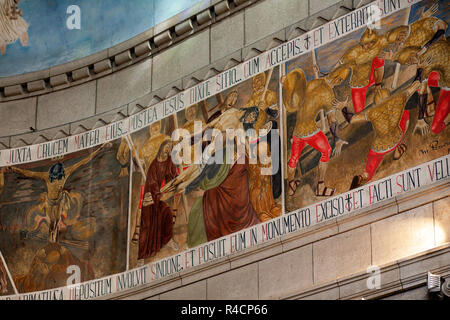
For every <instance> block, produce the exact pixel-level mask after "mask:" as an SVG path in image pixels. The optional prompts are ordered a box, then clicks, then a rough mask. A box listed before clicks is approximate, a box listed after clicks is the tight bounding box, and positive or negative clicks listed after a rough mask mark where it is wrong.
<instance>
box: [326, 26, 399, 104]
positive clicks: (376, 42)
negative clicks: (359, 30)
mask: <svg viewBox="0 0 450 320" xmlns="http://www.w3.org/2000/svg"><path fill="white" fill-rule="evenodd" d="M407 36H408V26H400V27H397V28H394V29H392V30H390V31H388V32H386V33H385V34H384V35H378V33H377V31H376V30H372V29H370V28H367V29H366V31H364V33H363V35H362V37H361V40H360V42H359V44H357V45H356V46H354V47H352V48H350V49H348V50H347V51H346V52H345V54H344V55H343V56H342V58H341V59H340V60H339V63H338V64H337V65H336V67H335V68H339V67H341V66H342V65H346V66H347V67H348V68H351V69H352V75H351V78H350V85H351V90H350V91H351V96H352V101H353V108H354V111H355V113H359V112H361V111H362V110H364V107H365V105H366V94H367V90H368V89H369V87H371V86H373V85H375V87H376V89H377V90H379V89H381V84H382V81H383V76H384V59H381V58H380V57H379V56H380V54H382V51H383V49H385V48H387V47H388V46H390V45H392V44H395V43H400V42H402V41H404V39H406V37H407Z"/></svg>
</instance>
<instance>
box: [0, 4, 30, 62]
mask: <svg viewBox="0 0 450 320" xmlns="http://www.w3.org/2000/svg"><path fill="white" fill-rule="evenodd" d="M19 2H20V0H0V53H1V54H2V55H4V54H5V52H6V46H7V45H8V44H11V43H14V42H16V41H17V39H20V44H21V45H22V46H23V47H26V46H28V23H26V21H25V20H24V19H23V18H22V10H19V8H18V6H17V5H18V4H19Z"/></svg>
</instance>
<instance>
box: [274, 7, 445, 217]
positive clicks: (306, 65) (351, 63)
mask: <svg viewBox="0 0 450 320" xmlns="http://www.w3.org/2000/svg"><path fill="white" fill-rule="evenodd" d="M448 6H449V4H448V3H447V2H445V1H439V2H432V1H423V2H421V3H419V4H417V5H414V6H412V7H410V8H405V9H403V10H400V11H398V12H397V13H395V14H392V15H391V16H389V17H387V18H384V19H382V20H381V22H380V23H379V24H378V26H380V28H376V29H375V28H373V29H372V28H368V27H365V28H362V29H360V30H358V31H355V32H353V33H351V34H349V35H347V36H345V37H343V38H342V39H340V40H339V41H336V42H332V43H330V44H327V45H324V46H322V47H321V48H319V49H316V50H314V51H312V52H310V53H309V54H306V55H302V56H300V57H299V58H297V59H294V60H292V61H289V62H287V63H286V64H285V73H286V75H285V76H283V77H282V79H281V83H282V86H283V102H284V106H285V108H284V109H283V110H285V111H286V113H287V129H286V131H285V132H286V133H287V135H286V147H285V150H286V151H287V153H288V154H289V158H288V161H285V166H286V167H287V173H288V174H287V179H286V181H285V183H286V188H287V190H288V192H286V195H285V197H286V209H287V211H292V210H295V209H297V208H301V207H304V206H307V205H310V204H312V203H315V202H319V201H321V200H323V199H324V198H326V197H330V196H333V195H335V194H340V193H343V192H346V191H349V190H352V189H356V188H359V187H361V186H363V185H365V184H367V183H368V182H371V181H374V180H379V179H382V178H383V177H386V176H388V175H391V174H393V173H395V172H400V171H403V170H405V169H407V168H410V167H413V166H416V165H418V164H420V163H423V162H427V161H430V160H432V159H436V158H438V157H441V156H443V155H446V154H448V152H449V148H448V141H449V137H450V136H449V135H450V130H449V129H448V128H447V127H446V123H447V122H448V113H449V95H448V85H449V83H448V81H449V79H448V77H449V74H450V73H449V72H450V70H449V69H448V68H449V63H450V56H449V52H450V51H449V42H448V40H447V39H446V37H445V34H446V32H448V25H447V22H446V18H448V17H447V16H446V15H448ZM411 183H414V181H398V183H397V184H398V186H395V187H398V188H402V189H403V190H404V191H407V189H408V184H411ZM390 192H392V190H391V191H390Z"/></svg>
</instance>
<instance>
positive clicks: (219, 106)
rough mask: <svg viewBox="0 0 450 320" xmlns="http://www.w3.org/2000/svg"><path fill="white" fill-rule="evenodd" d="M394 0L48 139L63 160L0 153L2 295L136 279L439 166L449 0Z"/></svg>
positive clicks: (409, 182) (317, 215)
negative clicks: (102, 121) (377, 13)
mask: <svg viewBox="0 0 450 320" xmlns="http://www.w3.org/2000/svg"><path fill="white" fill-rule="evenodd" d="M400 2H401V1H400ZM400 2H398V3H397V4H398V7H396V8H395V10H392V12H390V13H389V14H388V13H386V15H385V17H384V18H383V19H381V20H380V21H379V22H377V23H375V24H369V27H368V26H367V23H366V22H364V23H361V25H360V26H356V27H354V28H353V26H352V30H351V31H348V32H346V33H344V32H343V33H344V34H343V35H342V36H341V37H339V39H335V37H334V36H335V35H333V34H331V35H327V37H328V39H325V38H324V39H325V40H323V42H321V43H320V44H315V47H314V48H311V47H308V43H309V42H308V41H310V39H311V35H313V36H314V35H317V34H318V33H317V32H321V31H320V30H322V29H317V30H312V31H311V32H310V33H307V34H304V35H302V36H300V37H298V38H296V39H292V40H290V41H288V42H286V43H283V44H282V45H280V46H278V47H276V48H273V49H271V50H269V51H267V52H265V53H263V54H261V55H259V56H257V57H254V58H252V59H251V60H249V61H246V62H244V63H243V64H240V65H238V66H236V67H233V68H232V69H230V70H227V71H225V72H223V73H222V74H219V75H217V76H216V77H214V78H212V79H208V80H206V81H204V82H201V83H199V84H197V85H196V86H194V87H192V88H189V89H186V90H185V91H183V92H179V93H177V94H176V95H174V96H173V97H170V98H168V99H167V100H165V101H161V102H159V103H157V104H156V105H153V106H148V107H147V108H144V109H143V110H142V111H140V112H138V113H135V114H133V115H131V116H130V117H128V118H126V119H122V120H119V121H117V122H115V123H111V124H109V125H107V126H105V127H101V128H96V129H93V130H92V131H90V132H88V133H83V134H81V135H76V136H72V137H68V138H65V140H64V139H62V140H56V141H53V142H51V143H52V144H53V146H55V145H59V146H60V148H62V149H63V150H62V151H60V152H59V156H58V157H54V158H51V156H46V157H41V153H42V150H43V149H42V148H43V145H33V146H28V147H23V148H16V149H11V150H8V151H6V152H2V153H0V161H1V163H2V165H3V166H2V167H1V168H0V244H1V247H0V249H1V253H2V255H3V257H4V261H5V262H6V263H4V264H2V261H0V294H4V295H12V294H13V293H15V291H16V290H17V291H18V292H19V293H27V292H32V291H39V290H46V289H50V288H56V287H65V286H66V285H67V279H68V278H69V276H70V273H68V269H69V267H71V266H72V267H73V266H76V268H78V269H79V270H80V275H81V279H79V280H80V281H88V280H94V279H95V281H89V282H88V284H86V286H85V285H83V284H80V283H78V284H77V285H75V286H71V287H69V288H67V287H66V288H64V289H61V290H60V291H61V292H60V296H63V297H64V298H67V297H68V298H69V299H90V298H96V297H99V296H103V295H106V294H108V293H111V292H119V291H122V290H128V289H132V288H134V287H136V286H138V285H143V284H147V283H149V282H150V281H153V280H157V279H160V278H162V277H165V276H167V275H170V274H173V273H174V272H180V271H181V270H185V269H186V268H189V267H192V266H196V265H200V264H202V263H206V262H208V261H211V260H214V259H217V258H220V257H223V256H225V255H228V254H232V253H235V252H238V251H240V250H244V249H246V248H248V247H252V246H256V245H259V244H261V243H264V242H265V241H270V240H273V239H275V238H277V237H278V238H279V237H281V236H283V235H285V234H287V233H290V232H296V231H298V230H301V229H306V228H309V227H311V226H313V225H315V224H317V223H321V222H323V221H329V220H330V219H333V218H334V217H336V216H337V215H343V214H350V213H353V212H355V211H356V210H359V209H361V208H369V207H370V206H372V205H373V204H375V203H378V202H379V201H384V200H386V199H392V198H393V197H395V196H396V195H398V194H401V193H403V192H409V191H412V190H416V189H418V188H420V187H422V186H424V185H429V184H432V183H434V182H436V181H438V180H442V179H448V177H449V176H450V175H449V174H450V173H449V169H448V167H449V166H448V159H449V158H448V154H449V153H450V152H449V151H450V142H449V135H450V129H449V128H448V127H447V124H448V121H449V117H448V113H449V95H448V92H449V89H448V88H449V83H448V82H449V79H448V77H449V72H450V70H448V68H449V65H450V58H449V50H448V49H449V44H448V40H447V36H448V32H449V29H448V21H449V16H448V15H449V12H450V11H449V10H448V9H449V4H448V3H447V2H446V1H420V2H417V3H415V4H412V3H411V2H409V1H408V2H402V3H401V4H402V6H400ZM388 4H390V5H392V4H393V2H388ZM364 12H366V13H367V12H368V11H367V8H361V9H358V10H355V11H354V12H352V13H350V15H355V16H358V15H363V14H364ZM342 21H343V20H342ZM330 25H331V24H330ZM330 25H329V26H330ZM333 25H335V24H334V22H333ZM336 25H337V24H336ZM318 30H319V31H318ZM329 30H330V29H329ZM331 30H334V29H331ZM316 40H317V39H316ZM289 48H290V49H289ZM289 50H291V51H289ZM283 52H284V54H283ZM287 52H288V53H289V54H291V55H290V56H289V54H287ZM233 80H234V81H233ZM187 101H191V102H190V103H188V102H187ZM105 129H106V130H105ZM105 132H106V134H105ZM112 132H114V134H110V133H112ZM87 136H91V137H92V136H94V137H96V138H95V139H94V140H95V141H94V142H92V144H89V145H84V146H80V141H81V140H80V139H84V138H83V137H87ZM111 139H117V140H113V141H111V142H108V141H109V140H111ZM61 144H62V145H61ZM44 145H45V144H44ZM94 145H96V146H95V147H92V146H94ZM47 148H49V147H47ZM84 148H88V149H85V150H83V151H80V150H81V149H84ZM47 151H49V149H47ZM22 153H23V155H22ZM419 179H420V182H419ZM355 190H357V191H355ZM355 192H358V195H359V199H360V201H359V204H358V207H356V205H354V206H353V207H351V206H350V205H349V206H345V205H341V208H338V210H335V209H336V208H333V207H331V209H330V211H329V212H327V210H328V209H326V208H327V206H328V205H329V206H332V205H334V203H338V204H344V203H347V202H345V201H347V200H346V199H347V198H348V199H351V196H352V195H351V194H352V193H353V194H354V193H355ZM380 192H381V193H382V194H383V195H381V193H380ZM328 200H329V201H328ZM350 202H351V201H350V200H348V203H350ZM344 206H345V208H344ZM319 207H320V208H319ZM324 208H325V209H324ZM321 210H322V211H321ZM333 210H334V213H333ZM283 212H284V213H285V214H283ZM330 212H331V213H330ZM336 212H337V213H336ZM335 214H336V215H335ZM213 251H214V252H213ZM158 268H159V269H158ZM169 268H170V270H168V269H169ZM157 270H159V271H157ZM116 273H120V274H118V275H116ZM9 274H10V275H11V276H10V277H9ZM106 276H108V277H106ZM102 277H105V278H103V279H99V278H102ZM10 278H12V279H13V283H11V281H9V279H10ZM8 281H9V282H8ZM97 281H98V282H99V283H104V286H106V287H107V289H108V290H104V292H103V291H102V292H100V293H98V292H95V293H94V294H93V295H91V292H90V290H86V289H85V288H87V286H91V285H92V286H94V287H96V286H97V284H98V283H97ZM51 295H52V293H50V294H47V293H45V294H43V295H42V296H43V297H44V298H46V297H47V296H51ZM22 296H26V295H22ZM22 296H21V297H22ZM33 297H34V296H33Z"/></svg>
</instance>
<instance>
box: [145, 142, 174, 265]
mask: <svg viewBox="0 0 450 320" xmlns="http://www.w3.org/2000/svg"><path fill="white" fill-rule="evenodd" d="M171 151H172V142H171V141H170V140H164V141H163V142H162V144H161V146H160V147H159V150H158V153H157V155H156V158H155V159H154V160H153V162H152V163H151V164H150V167H149V168H148V170H147V179H146V181H145V189H144V199H143V204H142V213H141V222H140V230H139V229H138V232H139V249H138V260H141V259H147V258H150V257H153V256H154V255H155V254H156V253H158V252H159V251H160V250H161V248H162V247H163V246H164V245H166V244H167V245H169V246H170V247H171V248H172V249H173V250H175V251H176V250H178V245H177V243H176V242H175V241H174V240H173V238H172V237H173V225H174V223H175V217H176V211H177V208H173V209H171V208H170V207H169V205H168V204H167V203H166V202H165V201H164V200H167V199H166V196H167V194H163V193H161V191H160V189H161V187H162V186H163V185H164V184H165V182H166V181H170V180H172V179H174V178H175V177H176V176H177V174H178V172H177V167H176V166H175V164H174V163H173V162H172V159H171V156H170V154H171ZM174 207H175V205H174Z"/></svg>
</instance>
